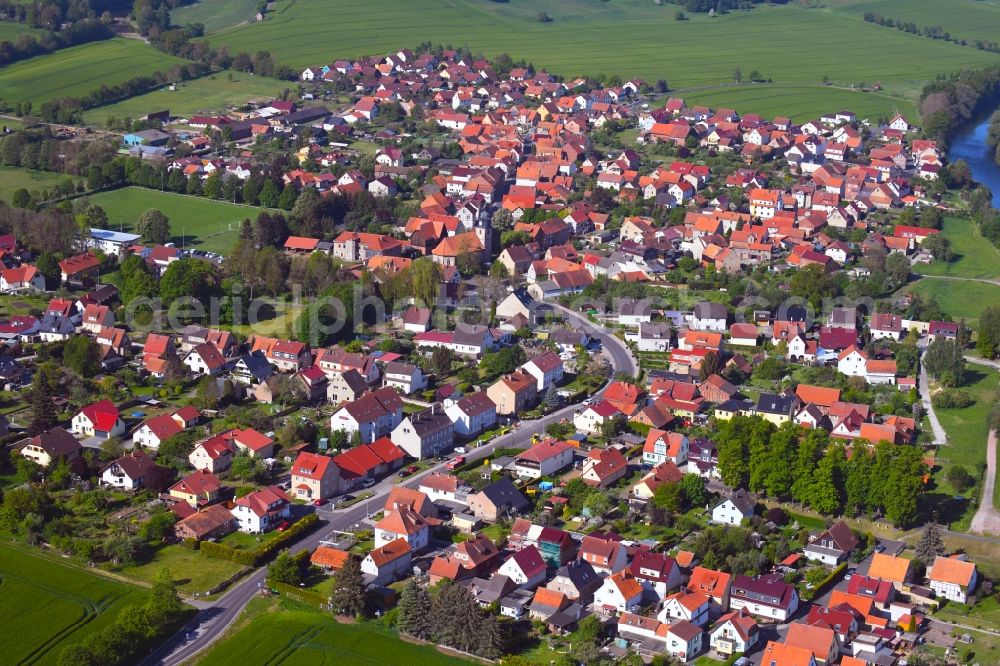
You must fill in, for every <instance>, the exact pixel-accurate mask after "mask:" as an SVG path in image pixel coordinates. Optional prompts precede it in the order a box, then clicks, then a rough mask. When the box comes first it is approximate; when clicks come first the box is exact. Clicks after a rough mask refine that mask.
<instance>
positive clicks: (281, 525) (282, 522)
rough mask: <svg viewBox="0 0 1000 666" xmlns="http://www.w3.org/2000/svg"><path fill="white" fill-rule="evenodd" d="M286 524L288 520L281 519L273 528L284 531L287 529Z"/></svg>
mask: <svg viewBox="0 0 1000 666" xmlns="http://www.w3.org/2000/svg"><path fill="white" fill-rule="evenodd" d="M288 525H289V523H288V521H287V520H283V521H281V522H280V523H278V526H277V527H275V528H274V529H276V530H278V531H279V532H284V531H285V530H287V529H288Z"/></svg>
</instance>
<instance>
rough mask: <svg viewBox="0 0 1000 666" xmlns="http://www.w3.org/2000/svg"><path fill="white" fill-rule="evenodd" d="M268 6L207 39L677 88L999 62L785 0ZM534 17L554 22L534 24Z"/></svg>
mask: <svg viewBox="0 0 1000 666" xmlns="http://www.w3.org/2000/svg"><path fill="white" fill-rule="evenodd" d="M275 7H276V11H274V12H272V13H270V14H268V17H267V18H266V19H265V20H264V21H263V22H261V23H253V24H248V25H243V26H239V27H236V28H231V29H228V30H224V31H221V32H219V33H217V34H215V35H212V37H211V42H212V44H213V45H215V46H218V45H221V44H225V45H227V46H229V48H230V51H231V52H236V51H242V50H246V51H250V52H253V51H256V50H258V49H265V50H268V51H270V52H271V54H272V55H274V56H275V58H276V59H277V60H278V61H279V62H281V63H284V64H289V65H291V66H293V67H307V66H311V65H321V64H324V63H329V62H331V61H332V60H333V59H335V58H341V57H354V56H359V55H372V54H379V55H383V54H386V53H389V52H394V51H396V50H398V49H400V48H404V47H414V46H416V45H418V44H420V43H421V42H424V41H430V42H433V43H441V44H444V45H448V44H450V45H452V46H456V47H457V46H468V47H469V48H471V49H472V50H473V51H482V52H483V53H485V54H486V55H487V56H496V55H499V54H500V53H503V52H506V53H509V54H510V55H512V56H513V57H514V58H515V59H520V58H524V59H526V60H528V61H531V62H532V63H533V64H534V65H535V66H537V67H544V68H548V69H549V70H551V71H553V72H556V73H560V74H564V75H567V76H571V75H572V76H577V75H596V74H600V73H606V74H618V75H620V76H622V77H627V78H629V77H633V76H637V77H641V78H644V79H646V80H647V81H650V82H653V81H656V80H657V79H666V80H667V81H668V82H669V83H670V85H671V87H673V88H675V89H683V88H688V87H692V86H706V85H718V84H719V83H720V82H724V81H731V80H732V74H733V71H734V69H736V68H737V67H739V68H741V70H742V71H743V73H744V75H748V74H749V73H750V72H751V71H753V70H758V71H759V72H760V73H761V74H762V75H763V76H764V77H765V78H768V77H769V78H772V79H773V80H775V81H779V82H804V83H820V81H821V80H822V79H823V77H824V76H827V77H829V78H830V80H831V81H837V82H844V83H858V82H867V83H869V84H871V83H874V82H876V81H881V82H882V83H883V84H887V83H893V84H908V83H911V82H913V81H915V80H925V79H929V78H933V75H934V74H935V73H939V72H940V73H946V72H952V71H955V70H956V69H960V68H962V67H976V66H980V65H983V64H990V63H997V62H1000V57H998V56H996V55H993V54H989V53H985V52H982V51H978V50H976V49H973V48H968V47H962V46H958V45H955V44H948V43H944V42H941V41H933V40H930V39H926V38H923V37H918V36H914V35H907V34H903V33H900V32H897V31H895V30H886V29H884V28H880V27H878V26H875V25H870V24H867V23H865V22H864V21H862V20H861V19H860V18H859V17H856V16H852V15H848V14H844V13H834V12H829V11H822V10H814V9H807V8H803V7H800V6H792V5H787V6H781V7H764V6H760V5H758V6H757V7H756V8H755V9H753V10H752V11H749V12H733V13H730V14H726V15H723V16H716V17H709V16H708V15H707V14H689V15H688V18H689V20H687V21H677V20H675V18H674V17H675V14H676V12H677V7H676V6H675V5H673V4H670V3H663V4H662V5H656V4H654V3H652V2H649V1H648V0H616V2H602V1H601V0H538V1H537V2H530V3H528V2H509V3H494V2H486V1H485V0H452V1H451V2H447V3H444V2H438V1H436V0H385V1H384V2H379V3H368V2H351V1H349V0H280V1H279V2H277V3H276V4H275ZM539 12H545V13H546V14H547V15H548V16H549V17H550V18H551V19H552V20H551V21H550V22H547V23H542V22H539V21H538V18H537V17H538V14H539ZM375 25H377V26H378V29H377V30H372V29H371V26H375ZM843 54H863V56H859V57H851V58H843V57H842V55H843Z"/></svg>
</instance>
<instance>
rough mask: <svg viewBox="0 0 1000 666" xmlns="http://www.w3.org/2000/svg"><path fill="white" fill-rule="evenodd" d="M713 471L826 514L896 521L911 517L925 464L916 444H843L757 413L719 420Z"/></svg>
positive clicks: (737, 483) (821, 432)
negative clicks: (877, 516) (863, 515)
mask: <svg viewBox="0 0 1000 666" xmlns="http://www.w3.org/2000/svg"><path fill="white" fill-rule="evenodd" d="M716 443H717V444H718V447H719V471H720V473H721V474H722V480H723V482H724V483H726V485H729V486H731V487H733V488H749V489H750V490H751V491H753V492H756V493H762V494H766V495H768V496H770V497H775V498H778V499H786V500H793V501H796V502H800V503H802V504H805V505H807V506H810V507H811V508H813V509H814V510H816V511H818V512H820V513H822V514H825V515H841V514H844V513H847V514H849V515H858V514H860V513H862V512H864V513H873V514H884V515H885V517H886V518H887V519H888V520H889V521H891V522H892V523H894V524H896V525H900V526H903V525H909V524H910V523H912V522H913V521H914V520H916V518H917V516H918V501H919V499H920V496H921V495H922V493H923V491H924V484H923V476H924V474H925V473H926V465H925V464H924V462H923V456H922V453H921V451H920V449H919V448H917V447H916V446H910V445H894V444H892V443H885V442H879V443H876V444H875V446H874V450H871V449H869V447H868V446H866V443H865V442H864V441H863V440H859V441H857V442H855V444H854V446H853V453H852V455H851V459H850V461H848V460H847V456H846V452H845V449H844V446H843V445H841V444H840V443H839V442H834V441H831V440H830V437H829V435H828V434H827V432H826V431H825V430H821V429H811V430H803V429H801V428H799V427H798V426H796V425H795V424H793V423H786V424H784V425H782V426H781V427H780V428H776V427H775V426H774V425H773V424H771V423H769V422H768V421H765V420H764V419H761V418H759V417H744V416H738V417H735V418H733V419H731V420H729V421H723V422H720V423H719V424H718V433H717V436H716Z"/></svg>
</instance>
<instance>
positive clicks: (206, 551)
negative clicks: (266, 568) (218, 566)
mask: <svg viewBox="0 0 1000 666" xmlns="http://www.w3.org/2000/svg"><path fill="white" fill-rule="evenodd" d="M199 548H200V550H201V554H202V555H204V556H205V557H211V558H213V559H216V560H229V561H230V562H236V563H237V564H242V565H243V566H245V567H253V566H257V557H256V555H255V554H254V553H252V552H250V551H246V550H237V549H236V548H230V547H229V546H224V545H223V544H221V543H215V542H214V541H202V542H201V545H200V547H199Z"/></svg>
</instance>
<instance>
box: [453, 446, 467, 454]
mask: <svg viewBox="0 0 1000 666" xmlns="http://www.w3.org/2000/svg"><path fill="white" fill-rule="evenodd" d="M455 453H466V450H465V447H464V446H456V447H455Z"/></svg>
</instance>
